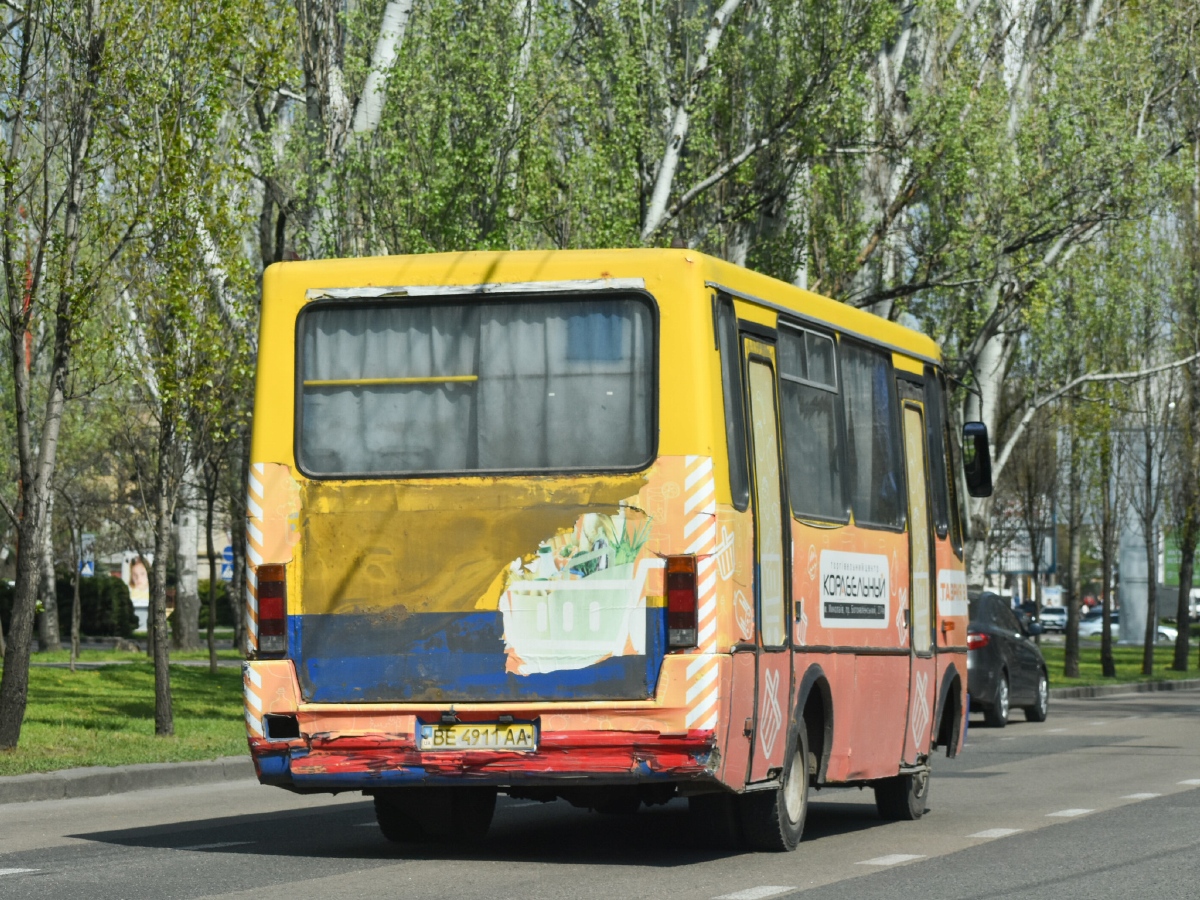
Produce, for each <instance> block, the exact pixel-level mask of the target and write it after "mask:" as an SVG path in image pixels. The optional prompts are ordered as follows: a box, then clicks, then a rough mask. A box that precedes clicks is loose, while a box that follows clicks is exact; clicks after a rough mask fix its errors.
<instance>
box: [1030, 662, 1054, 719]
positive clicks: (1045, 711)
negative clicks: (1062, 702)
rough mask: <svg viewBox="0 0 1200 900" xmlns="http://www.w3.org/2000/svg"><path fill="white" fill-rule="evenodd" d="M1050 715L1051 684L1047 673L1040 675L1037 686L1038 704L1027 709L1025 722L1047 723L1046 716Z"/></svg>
mask: <svg viewBox="0 0 1200 900" xmlns="http://www.w3.org/2000/svg"><path fill="white" fill-rule="evenodd" d="M1049 714H1050V682H1049V681H1047V680H1046V673H1045V672H1041V673H1039V674H1038V686H1037V703H1035V704H1034V705H1033V706H1027V707H1025V720H1026V721H1027V722H1045V721H1046V716H1048V715H1049Z"/></svg>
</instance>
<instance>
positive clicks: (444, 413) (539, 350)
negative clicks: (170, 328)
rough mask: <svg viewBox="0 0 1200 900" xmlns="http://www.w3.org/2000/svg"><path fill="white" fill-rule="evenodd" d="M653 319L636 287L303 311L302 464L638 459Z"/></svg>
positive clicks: (647, 435)
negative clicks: (599, 295)
mask: <svg viewBox="0 0 1200 900" xmlns="http://www.w3.org/2000/svg"><path fill="white" fill-rule="evenodd" d="M652 327H653V325H652V318H651V309H650V307H649V305H648V304H647V303H645V302H644V301H642V300H638V299H604V300H595V299H588V300H580V299H572V300H557V301H533V302H518V303H482V304H481V303H470V304H468V303H448V304H437V305H414V304H412V303H404V302H402V303H395V304H388V305H371V306H326V307H319V308H316V309H312V310H309V311H308V312H306V313H304V317H303V320H302V324H301V341H302V351H301V359H302V375H301V379H302V392H303V393H302V397H303V400H302V412H301V423H300V441H299V450H300V463H301V466H302V467H303V468H304V469H305V470H306V471H308V472H310V473H312V474H320V475H351V474H382V473H431V472H455V471H472V470H482V471H497V470H520V471H533V470H538V469H607V468H632V467H636V466H638V465H642V464H645V463H647V462H649V457H650V453H651V448H652V443H653V442H652V426H653V423H652V419H651V417H652V411H653V405H654V404H653V396H652V393H651V391H652V375H653V361H652V359H651V350H652V346H653V340H652ZM441 379H446V380H441ZM453 379H457V380H453Z"/></svg>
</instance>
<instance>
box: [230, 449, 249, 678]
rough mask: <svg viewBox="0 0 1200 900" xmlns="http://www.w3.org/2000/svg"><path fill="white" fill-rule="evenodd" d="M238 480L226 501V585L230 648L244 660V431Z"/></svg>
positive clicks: (246, 467) (246, 479) (246, 478)
mask: <svg viewBox="0 0 1200 900" xmlns="http://www.w3.org/2000/svg"><path fill="white" fill-rule="evenodd" d="M236 471H237V473H238V478H237V480H236V481H235V482H234V489H233V493H232V495H231V496H230V497H229V543H230V545H231V546H232V547H233V578H232V579H231V580H230V582H229V608H230V609H231V610H232V611H233V628H234V631H233V646H234V647H236V648H237V649H238V652H239V653H241V654H242V655H243V656H245V655H246V654H247V652H248V651H249V645H248V643H247V641H246V493H247V484H248V483H249V476H250V435H249V434H248V433H247V432H246V431H243V432H242V433H241V434H240V435H239V437H238V442H237V465H236Z"/></svg>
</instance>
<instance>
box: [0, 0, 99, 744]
mask: <svg viewBox="0 0 1200 900" xmlns="http://www.w3.org/2000/svg"><path fill="white" fill-rule="evenodd" d="M98 15H99V10H98V8H97V2H96V0H93V2H92V4H90V5H89V6H88V8H87V30H86V41H87V43H86V45H85V46H82V47H79V48H77V49H78V50H79V58H78V59H77V60H76V61H75V62H76V65H78V67H79V69H80V70H81V74H82V79H81V82H82V83H81V85H80V88H81V91H80V95H79V97H78V100H77V101H76V104H75V106H74V108H73V109H72V115H71V122H70V127H69V135H70V136H69V138H68V140H69V143H70V158H69V161H68V167H67V183H66V188H65V190H64V193H63V200H64V201H65V203H64V213H63V231H62V245H63V251H62V262H61V272H60V284H59V286H58V296H57V298H56V301H55V307H54V316H53V322H54V343H53V348H54V349H53V361H52V363H51V366H50V375H49V384H48V391H47V396H46V400H45V407H44V409H45V412H44V415H43V418H42V423H41V440H40V442H39V445H38V449H37V453H36V456H35V454H34V451H33V441H32V431H33V423H32V420H31V417H30V411H29V403H30V385H29V378H28V372H27V370H26V368H25V335H24V327H14V326H19V325H23V324H27V322H28V315H29V313H28V311H27V310H25V309H23V308H22V307H23V300H24V299H25V297H26V296H27V294H26V291H25V289H24V278H23V275H24V272H25V267H24V265H15V264H14V263H15V262H16V261H17V259H18V253H17V252H16V251H15V250H14V247H13V235H14V234H15V221H16V220H15V218H14V217H15V216H16V212H17V208H18V204H19V201H18V199H17V197H16V196H15V193H14V191H15V187H14V184H13V181H12V179H10V178H6V179H5V184H4V217H5V221H4V222H3V223H2V224H3V229H2V230H3V238H2V240H3V244H4V249H3V255H4V277H5V288H6V292H7V295H8V296H7V300H8V304H9V308H8V310H7V319H8V325H9V341H10V359H9V363H10V365H11V366H12V371H13V385H14V396H13V401H14V406H15V418H16V432H17V435H16V438H17V440H16V444H17V448H16V449H17V458H18V465H19V471H20V483H21V502H20V506H21V514H20V516H19V517H17V518H18V519H19V522H20V525H19V527H18V529H17V536H18V538H17V539H18V552H17V573H16V575H17V577H16V590H15V596H14V603H13V616H12V623H11V625H10V627H9V637H10V640H9V643H8V646H7V647H6V648H5V654H4V672H3V675H2V676H0V750H12V749H15V748H16V746H17V743H18V742H19V741H20V738H21V724H22V723H23V722H24V719H25V706H26V702H27V699H28V690H29V642H30V639H31V638H32V636H33V620H34V614H35V611H36V606H37V581H38V569H39V566H38V555H37V552H36V548H37V547H38V540H39V538H40V537H41V534H42V529H43V528H44V527H45V524H46V505H47V502H48V499H49V496H50V491H51V482H52V481H53V475H54V467H55V464H56V462H57V453H58V436H59V431H60V429H61V427H62V414H63V404H64V402H65V391H66V385H67V375H68V372H69V369H70V363H71V350H72V347H73V341H74V334H75V314H74V303H75V301H76V300H77V298H76V297H75V295H74V291H73V290H72V283H73V281H74V278H75V271H76V264H77V262H78V259H79V247H80V217H81V207H82V203H83V194H84V177H85V164H86V161H87V159H88V154H89V151H90V147H91V138H92V124H93V112H94V110H93V107H94V103H95V94H96V86H97V84H98V82H99V80H100V65H101V61H102V58H103V55H104V40H105V35H104V29H103V28H98V27H97V26H98V23H97V22H96V19H97V18H98ZM36 20H37V17H36V16H30V17H26V18H25V19H24V20H23V28H22V31H23V34H22V38H23V40H22V55H21V59H20V61H19V66H18V68H19V75H18V79H17V81H18V84H17V86H16V88H15V89H14V90H12V99H13V102H14V105H15V108H16V109H17V110H18V113H17V115H16V117H15V119H14V120H13V121H12V122H11V123H10V124H9V125H8V129H9V133H10V134H12V135H13V138H12V143H10V145H9V155H8V160H7V162H8V163H9V164H10V166H12V167H13V168H14V169H15V163H16V161H17V160H18V159H20V158H21V155H22V153H23V150H21V149H20V145H21V138H20V137H19V136H18V135H19V134H21V133H23V132H24V131H25V129H26V127H27V126H26V122H25V121H24V113H25V103H26V99H25V98H26V96H27V89H28V86H29V83H28V73H29V71H30V66H31V58H30V55H31V53H32V48H33V46H34V44H35V42H36V41H40V40H41V37H40V36H35V35H37V34H38V32H40V28H39V27H37V21H36ZM22 548H23V549H22Z"/></svg>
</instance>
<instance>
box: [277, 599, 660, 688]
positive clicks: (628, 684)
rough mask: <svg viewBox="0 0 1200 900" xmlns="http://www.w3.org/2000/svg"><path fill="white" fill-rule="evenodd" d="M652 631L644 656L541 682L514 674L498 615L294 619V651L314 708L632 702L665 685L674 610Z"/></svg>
mask: <svg viewBox="0 0 1200 900" xmlns="http://www.w3.org/2000/svg"><path fill="white" fill-rule="evenodd" d="M646 624H647V628H646V649H647V653H646V655H645V656H620V657H610V658H608V659H605V660H602V661H600V662H598V663H596V664H594V665H591V666H587V667H586V668H582V669H566V670H560V671H555V672H548V673H539V674H532V675H513V674H509V673H507V672H506V671H505V665H506V663H507V661H508V659H507V656H506V655H505V652H504V626H503V620H502V618H501V616H500V614H499V613H498V612H496V611H479V610H472V611H470V612H460V613H414V614H409V615H406V616H403V617H400V616H392V617H389V616H387V615H349V614H344V613H340V614H333V615H314V616H291V617H289V622H288V646H289V648H290V653H289V655H290V656H291V657H292V658H293V659H294V660H295V661H296V674H297V676H298V678H299V680H300V688H301V692H302V693H303V695H304V698H305V700H307V701H309V702H315V703H348V702H388V701H393V702H423V701H430V702H439V703H441V702H469V701H478V702H487V701H506V700H507V701H514V702H516V701H535V700H633V699H645V698H648V697H652V696H653V695H654V691H655V688H656V687H657V685H658V673H659V668H660V666H661V663H662V657H663V653H664V650H665V645H666V611H665V610H664V609H661V608H657V607H655V608H651V609H649V610H647V622H646Z"/></svg>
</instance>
